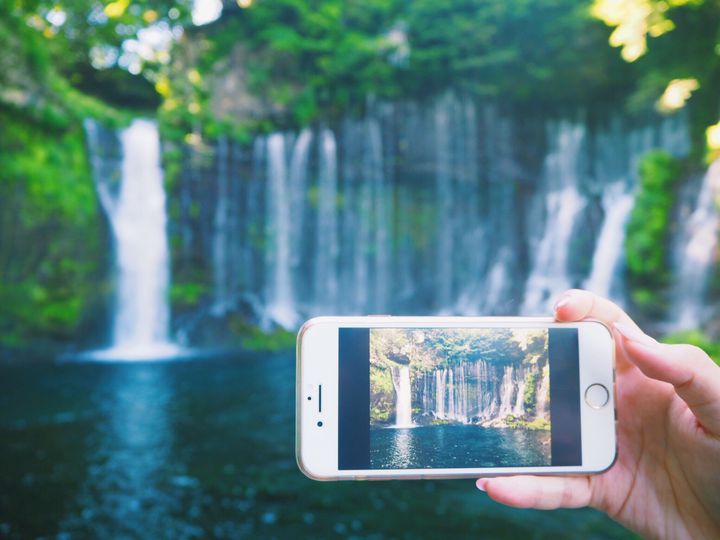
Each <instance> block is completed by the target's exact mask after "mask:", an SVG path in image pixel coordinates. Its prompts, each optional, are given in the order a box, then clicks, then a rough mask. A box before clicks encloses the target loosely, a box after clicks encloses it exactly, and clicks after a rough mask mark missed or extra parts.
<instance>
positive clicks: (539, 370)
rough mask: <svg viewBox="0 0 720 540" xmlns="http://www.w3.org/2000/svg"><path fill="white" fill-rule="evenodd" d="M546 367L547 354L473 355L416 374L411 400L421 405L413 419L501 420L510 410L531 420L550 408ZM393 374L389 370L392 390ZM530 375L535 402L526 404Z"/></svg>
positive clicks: (492, 422) (490, 422)
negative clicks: (516, 357) (508, 359)
mask: <svg viewBox="0 0 720 540" xmlns="http://www.w3.org/2000/svg"><path fill="white" fill-rule="evenodd" d="M549 374H550V371H549V368H548V365H547V358H545V359H544V360H542V359H538V360H537V361H536V362H535V363H533V364H519V363H510V364H504V363H500V362H498V361H497V360H495V361H489V360H485V359H482V358H480V359H476V360H471V361H463V362H461V363H459V364H456V365H453V366H447V367H442V368H436V369H434V370H430V371H426V372H420V373H418V374H417V375H416V380H415V381H416V382H415V387H414V396H415V397H414V398H412V402H413V403H416V404H418V405H422V408H421V411H420V413H419V414H418V415H417V416H416V418H415V423H420V424H423V423H427V422H432V421H433V420H444V421H450V422H455V423H462V424H471V423H472V424H480V425H485V426H503V425H505V424H504V421H505V418H506V417H507V416H508V415H513V416H515V417H516V418H518V419H522V420H524V421H530V420H533V419H534V418H538V417H542V418H547V415H548V414H549V402H548V398H549V393H548V391H549V388H550V377H549ZM398 376H399V375H398V374H397V373H396V374H394V375H393V380H394V385H395V387H396V393H397V391H398V390H397V388H398V383H397V380H398ZM531 376H532V380H534V383H533V384H535V392H534V395H535V404H534V407H530V408H526V404H525V390H526V388H527V384H528V382H529V381H530V380H531Z"/></svg>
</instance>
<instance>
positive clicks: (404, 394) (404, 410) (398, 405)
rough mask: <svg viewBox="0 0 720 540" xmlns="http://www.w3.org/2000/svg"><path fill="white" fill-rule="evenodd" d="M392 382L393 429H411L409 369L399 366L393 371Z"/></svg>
mask: <svg viewBox="0 0 720 540" xmlns="http://www.w3.org/2000/svg"><path fill="white" fill-rule="evenodd" d="M392 380H393V386H394V387H395V427H398V428H408V427H412V426H413V421H412V392H411V387H410V368H409V367H408V366H400V367H398V368H395V369H393V372H392Z"/></svg>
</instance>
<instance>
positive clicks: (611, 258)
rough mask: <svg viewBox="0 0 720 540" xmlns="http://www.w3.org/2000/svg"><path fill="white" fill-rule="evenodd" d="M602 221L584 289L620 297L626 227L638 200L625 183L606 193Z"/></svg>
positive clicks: (607, 190) (608, 188)
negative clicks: (618, 281) (620, 272)
mask: <svg viewBox="0 0 720 540" xmlns="http://www.w3.org/2000/svg"><path fill="white" fill-rule="evenodd" d="M602 202H603V210H604V213H605V219H604V221H603V225H602V229H601V230H600V236H599V237H598V241H597V245H596V247H595V253H594V254H593V258H592V271H591V273H590V276H589V277H588V279H587V280H586V281H585V284H584V288H586V289H588V290H590V291H592V292H594V293H596V294H599V295H600V296H604V297H615V298H617V297H619V296H620V293H619V292H615V291H616V290H617V288H618V287H617V285H616V281H617V277H618V273H619V268H620V261H621V260H622V249H623V242H624V239H625V225H626V224H627V220H628V218H629V217H630V212H631V211H632V208H633V204H634V203H635V196H634V195H633V193H631V192H628V191H627V188H626V187H625V184H624V182H616V183H614V184H612V185H610V186H608V187H607V188H606V189H605V193H604V194H603V201H602Z"/></svg>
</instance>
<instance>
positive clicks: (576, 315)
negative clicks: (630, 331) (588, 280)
mask: <svg viewBox="0 0 720 540" xmlns="http://www.w3.org/2000/svg"><path fill="white" fill-rule="evenodd" d="M583 319H597V320H598V321H601V322H604V323H605V324H606V325H608V326H609V327H611V328H612V326H613V324H614V323H616V322H619V323H623V324H626V325H629V326H632V327H633V328H637V329H638V330H639V328H638V325H637V324H635V321H633V320H632V319H631V318H630V316H629V315H628V314H627V313H625V312H624V311H623V310H622V308H620V306H618V305H617V304H615V303H614V302H611V301H610V300H608V299H607V298H603V297H602V296H598V295H596V294H593V293H591V292H590V291H584V290H582V289H570V290H568V291H566V292H565V293H563V294H562V296H560V299H559V300H558V302H557V304H555V320H557V321H565V322H573V321H581V320H583Z"/></svg>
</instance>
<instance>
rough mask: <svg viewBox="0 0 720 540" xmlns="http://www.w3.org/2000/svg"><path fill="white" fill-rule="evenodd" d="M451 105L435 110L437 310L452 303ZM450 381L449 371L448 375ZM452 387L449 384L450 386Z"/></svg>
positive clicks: (440, 104)
mask: <svg viewBox="0 0 720 540" xmlns="http://www.w3.org/2000/svg"><path fill="white" fill-rule="evenodd" d="M450 106H452V101H451V100H450V98H449V96H446V97H445V98H444V99H442V100H440V101H439V102H438V103H437V104H436V106H435V130H434V131H435V136H436V143H435V152H436V154H435V164H436V170H435V183H436V186H437V187H436V189H437V205H438V218H437V235H438V239H437V257H436V259H435V260H436V261H437V270H436V285H435V286H436V288H437V304H438V308H439V309H440V310H442V309H444V308H448V307H450V305H451V301H452V292H453V291H452V282H453V267H452V256H453V240H454V238H455V231H454V230H453V225H454V220H453V212H454V210H455V204H454V202H455V201H454V197H453V195H454V193H455V189H453V177H452V169H451V166H452V162H451V155H452V154H451V145H452V144H453V143H456V141H451V140H450V139H451V134H450V125H449V124H450V112H451V111H450V110H449V107H450ZM450 376H451V377H452V371H451V372H450ZM450 384H451V385H452V382H451V383H450Z"/></svg>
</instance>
